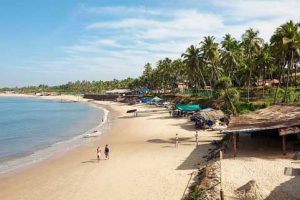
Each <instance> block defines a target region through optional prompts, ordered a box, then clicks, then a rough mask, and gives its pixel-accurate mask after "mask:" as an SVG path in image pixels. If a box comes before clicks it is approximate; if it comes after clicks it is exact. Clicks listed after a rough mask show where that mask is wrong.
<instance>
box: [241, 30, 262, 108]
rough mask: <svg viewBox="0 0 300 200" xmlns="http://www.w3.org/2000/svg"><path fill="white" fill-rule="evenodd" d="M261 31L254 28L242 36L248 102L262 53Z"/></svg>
mask: <svg viewBox="0 0 300 200" xmlns="http://www.w3.org/2000/svg"><path fill="white" fill-rule="evenodd" d="M258 34H259V31H254V30H253V29H252V28H250V29H248V30H246V31H245V33H244V34H243V35H242V45H243V47H244V50H245V64H246V69H247V71H248V75H249V77H248V86H247V94H248V95H247V97H248V98H247V101H248V102H249V99H250V86H251V78H252V72H253V69H254V67H255V63H256V62H255V59H256V57H257V55H258V54H259V52H260V49H261V46H262V44H263V39H262V38H260V37H258Z"/></svg>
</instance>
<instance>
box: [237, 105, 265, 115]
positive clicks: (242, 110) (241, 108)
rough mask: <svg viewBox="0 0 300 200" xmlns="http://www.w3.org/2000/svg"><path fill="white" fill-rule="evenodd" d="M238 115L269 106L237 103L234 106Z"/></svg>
mask: <svg viewBox="0 0 300 200" xmlns="http://www.w3.org/2000/svg"><path fill="white" fill-rule="evenodd" d="M235 106H236V109H237V112H238V113H239V114H246V113H249V112H253V111H256V110H259V109H263V108H266V107H268V106H269V104H266V103H263V104H253V103H237V104H235Z"/></svg>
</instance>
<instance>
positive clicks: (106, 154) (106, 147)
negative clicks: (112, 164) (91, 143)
mask: <svg viewBox="0 0 300 200" xmlns="http://www.w3.org/2000/svg"><path fill="white" fill-rule="evenodd" d="M104 154H105V158H106V159H109V147H108V145H105V150H104Z"/></svg>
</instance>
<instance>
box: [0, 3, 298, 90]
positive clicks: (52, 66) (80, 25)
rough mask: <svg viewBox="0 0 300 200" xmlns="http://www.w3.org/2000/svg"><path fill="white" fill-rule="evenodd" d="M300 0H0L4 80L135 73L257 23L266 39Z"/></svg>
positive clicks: (3, 83) (0, 76) (55, 81)
mask: <svg viewBox="0 0 300 200" xmlns="http://www.w3.org/2000/svg"><path fill="white" fill-rule="evenodd" d="M299 8H300V0H281V1H279V0H226V1H225V0H224V1H221V0H210V1H204V0H185V1H182V0H173V1H168V0H165V1H163V0H140V1H138V0H85V1H83V0H26V1H25V0H23V1H20V0H0V87H15V86H26V85H39V84H48V85H59V84H64V83H67V82H69V81H76V80H89V81H92V80H112V79H114V78H116V79H123V78H127V77H133V78H135V77H138V76H139V75H141V73H142V71H143V66H144V65H145V63H147V62H150V63H151V64H152V65H153V66H154V65H155V64H156V62H157V61H158V60H159V59H164V58H165V57H169V58H171V59H175V58H179V57H180V55H181V54H182V53H183V52H184V51H185V49H186V48H187V47H188V46H190V45H191V44H194V45H199V43H200V42H201V40H202V38H203V37H204V36H207V35H213V36H215V37H216V40H217V41H221V40H222V38H223V36H224V35H225V34H226V33H230V34H232V35H233V36H234V37H236V38H237V39H240V37H241V35H242V34H243V32H244V31H245V30H246V29H248V28H250V27H252V28H254V29H256V30H259V31H260V37H262V38H263V39H265V41H269V38H270V36H271V35H272V33H273V32H274V30H275V29H276V27H278V26H280V25H281V24H283V23H285V22H286V21H288V20H293V21H294V22H300V12H299Z"/></svg>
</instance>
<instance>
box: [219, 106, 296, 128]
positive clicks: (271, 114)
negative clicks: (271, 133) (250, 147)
mask: <svg viewBox="0 0 300 200" xmlns="http://www.w3.org/2000/svg"><path fill="white" fill-rule="evenodd" d="M297 125H300V107H299V106H289V105H275V106H271V107H268V108H265V109H261V110H258V111H255V112H251V113H249V114H246V115H241V116H239V117H234V118H232V119H231V120H230V123H229V126H228V128H227V129H226V130H224V131H223V132H224V133H232V132H251V131H259V130H270V129H278V128H285V127H291V126H297Z"/></svg>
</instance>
